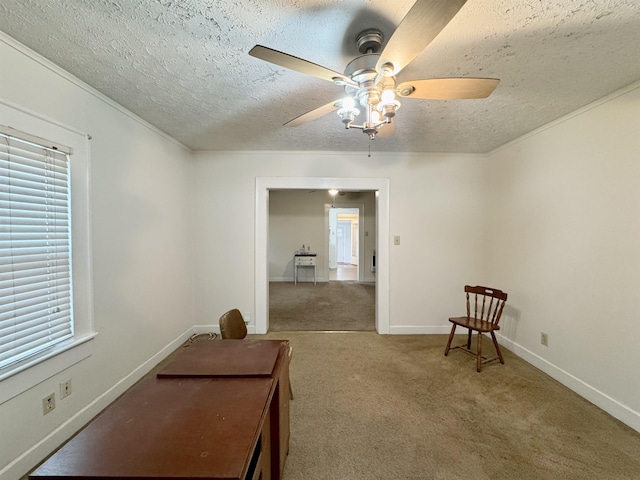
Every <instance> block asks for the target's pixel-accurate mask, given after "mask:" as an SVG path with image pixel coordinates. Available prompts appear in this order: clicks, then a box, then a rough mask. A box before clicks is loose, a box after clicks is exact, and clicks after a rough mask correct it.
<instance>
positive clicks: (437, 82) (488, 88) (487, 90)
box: [396, 78, 500, 100]
mask: <svg viewBox="0 0 640 480" xmlns="http://www.w3.org/2000/svg"><path fill="white" fill-rule="evenodd" d="M498 83H500V80H498V79H497V78H429V79H426V80H411V81H408V82H402V83H399V84H398V86H397V87H396V88H397V89H398V95H399V96H401V97H405V98H425V99H431V100H456V99H466V98H486V97H488V96H489V95H491V92H493V91H494V90H495V88H496V87H497V86H498Z"/></svg>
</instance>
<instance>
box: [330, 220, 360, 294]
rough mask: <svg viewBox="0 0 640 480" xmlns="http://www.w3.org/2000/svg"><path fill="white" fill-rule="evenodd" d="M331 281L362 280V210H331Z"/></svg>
mask: <svg viewBox="0 0 640 480" xmlns="http://www.w3.org/2000/svg"><path fill="white" fill-rule="evenodd" d="M328 213H329V231H328V235H329V239H328V243H329V256H328V257H329V258H328V263H329V266H328V271H329V280H330V281H339V282H340V281H359V280H360V269H359V265H360V234H359V231H360V229H359V225H360V209H359V208H331V209H329V212H328Z"/></svg>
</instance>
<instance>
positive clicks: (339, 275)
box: [329, 263, 358, 282]
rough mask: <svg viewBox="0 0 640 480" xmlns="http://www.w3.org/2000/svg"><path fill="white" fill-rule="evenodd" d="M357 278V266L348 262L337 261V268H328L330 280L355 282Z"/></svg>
mask: <svg viewBox="0 0 640 480" xmlns="http://www.w3.org/2000/svg"><path fill="white" fill-rule="evenodd" d="M357 280H358V266H357V265H351V264H349V263H338V268H336V269H329V281H330V282H347V281H351V282H355V281H357Z"/></svg>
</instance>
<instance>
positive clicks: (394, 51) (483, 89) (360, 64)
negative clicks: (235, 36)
mask: <svg viewBox="0 0 640 480" xmlns="http://www.w3.org/2000/svg"><path fill="white" fill-rule="evenodd" d="M465 2H466V0H417V1H416V2H415V4H414V5H413V7H411V10H409V13H407V15H406V16H405V17H404V19H403V20H402V22H400V25H398V28H397V29H396V31H395V32H394V33H393V35H392V36H391V38H390V39H389V41H388V42H387V44H386V45H385V46H384V48H382V44H383V41H384V38H383V35H382V32H380V31H379V30H376V29H369V30H365V31H363V32H361V33H360V34H359V35H358V36H357V39H356V41H357V45H358V51H359V52H360V53H361V54H362V55H360V56H358V57H356V58H355V59H354V60H352V61H351V62H350V63H349V64H348V65H347V66H346V68H345V71H344V74H342V73H338V72H335V71H333V70H331V69H328V68H325V67H323V66H321V65H317V64H315V63H312V62H310V61H308V60H304V59H302V58H298V57H294V56H293V55H289V54H287V53H284V52H279V51H277V50H273V49H271V48H267V47H264V46H262V45H256V46H255V47H253V48H252V49H251V50H250V51H249V55H251V56H253V57H256V58H259V59H261V60H264V61H267V62H269V63H273V64H276V65H280V66H282V67H285V68H289V69H291V70H295V71H297V72H300V73H304V74H307V75H311V76H313V77H317V78H320V79H322V80H327V81H330V82H332V83H334V84H336V85H339V86H342V87H344V89H345V92H346V94H347V96H346V97H345V98H342V99H338V100H335V101H333V102H331V103H328V104H326V105H323V106H321V107H318V108H316V109H314V110H311V111H310V112H307V113H304V114H302V115H300V116H298V117H296V118H294V119H293V120H290V121H289V122H287V123H285V126H288V127H297V126H299V125H302V124H304V123H306V122H309V121H311V120H315V119H317V118H320V117H322V116H324V115H326V114H328V113H331V112H333V111H334V110H338V115H339V116H340V118H341V120H342V123H343V124H344V126H345V128H347V129H349V128H356V129H359V130H362V131H363V132H364V133H366V134H367V135H369V138H371V139H372V140H373V139H374V138H375V137H376V135H378V133H379V131H380V132H381V133H380V135H379V136H386V135H385V133H386V134H387V135H388V134H391V133H393V130H394V123H395V122H393V117H394V116H395V114H396V111H397V110H398V108H400V102H399V101H398V100H397V99H396V96H399V97H402V98H419V99H437V100H451V99H471V98H486V97H488V96H489V95H490V94H491V92H493V90H494V89H495V88H496V87H497V85H498V83H499V82H500V80H498V79H496V78H470V77H461V78H429V79H422V80H405V81H401V82H398V81H397V80H396V75H398V74H399V73H400V72H401V70H402V69H403V68H404V67H406V66H407V65H408V64H409V63H411V61H413V59H414V58H415V57H416V56H418V54H419V53H420V52H422V50H424V49H425V48H426V47H427V45H429V43H431V41H432V40H433V39H434V38H435V37H436V36H437V35H438V34H439V33H440V31H441V30H442V29H443V28H444V27H445V26H446V25H447V24H448V23H449V22H450V21H451V19H452V18H453V17H454V16H455V15H456V14H457V13H458V11H459V10H460V9H461V8H462V6H463V5H464V4H465ZM358 106H360V107H362V108H363V109H364V111H365V119H364V121H363V122H362V124H361V125H356V124H354V121H355V119H356V117H357V116H358V115H359V114H360V110H359V108H358ZM382 127H385V128H384V130H381V129H382Z"/></svg>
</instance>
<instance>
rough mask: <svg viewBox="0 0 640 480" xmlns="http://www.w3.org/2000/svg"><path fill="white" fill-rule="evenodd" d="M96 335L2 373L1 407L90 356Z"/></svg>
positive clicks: (62, 345)
mask: <svg viewBox="0 0 640 480" xmlns="http://www.w3.org/2000/svg"><path fill="white" fill-rule="evenodd" d="M96 335H97V333H92V334H89V335H85V336H84V337H81V338H75V339H73V340H70V341H69V342H65V343H62V344H60V345H57V346H55V347H54V348H52V349H50V350H47V351H46V352H44V353H42V354H40V355H38V356H35V357H33V358H29V359H26V360H24V361H23V362H20V363H18V364H17V365H13V366H12V368H7V370H8V371H6V372H2V371H0V385H1V386H2V388H1V389H0V404H3V403H4V402H6V401H8V400H11V399H12V398H13V397H16V396H18V395H20V394H21V393H23V392H26V391H27V390H29V389H30V388H32V387H34V386H35V385H37V384H39V383H40V382H43V381H44V380H46V379H47V378H51V377H53V376H54V375H56V374H58V373H60V372H62V371H63V370H65V369H67V368H69V367H70V366H71V365H74V364H76V363H78V362H81V361H82V360H84V359H85V358H87V357H90V356H91V355H92V354H93V339H94V338H95V336H96Z"/></svg>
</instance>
